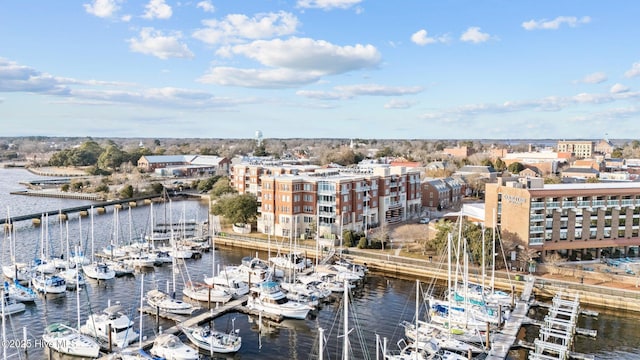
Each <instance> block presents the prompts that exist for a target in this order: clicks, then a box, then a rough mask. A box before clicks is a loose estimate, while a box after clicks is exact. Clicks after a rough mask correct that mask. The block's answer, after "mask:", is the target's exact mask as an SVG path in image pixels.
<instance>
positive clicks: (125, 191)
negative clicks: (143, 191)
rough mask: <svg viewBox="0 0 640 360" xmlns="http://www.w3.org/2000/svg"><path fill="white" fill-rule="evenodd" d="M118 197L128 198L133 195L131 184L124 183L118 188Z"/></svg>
mask: <svg viewBox="0 0 640 360" xmlns="http://www.w3.org/2000/svg"><path fill="white" fill-rule="evenodd" d="M120 197H121V198H123V199H128V198H132V197H133V186H131V185H126V186H125V187H123V188H122V189H121V190H120Z"/></svg>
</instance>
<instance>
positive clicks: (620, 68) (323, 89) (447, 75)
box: [0, 0, 640, 139]
mask: <svg viewBox="0 0 640 360" xmlns="http://www.w3.org/2000/svg"><path fill="white" fill-rule="evenodd" d="M638 14H640V2H636V1H599V0H563V1H546V0H536V1H532V0H522V1H513V0H487V1H473V0H468V1H462V0H451V1H425V0H412V1H402V0H400V1H386V0H376V1H373V0H370V1H366V0H298V1H282V0H272V1H269V0H266V1H252V0H242V1H238V0H204V1H199V0H194V1H172V0H84V1H74V0H64V1H49V0H21V1H2V2H0V123H1V124H2V130H1V132H0V134H2V136H24V135H45V136H94V137H153V138H156V137H186V138H189V137H191V138H207V137H213V138H251V137H253V136H254V133H255V131H256V130H261V131H262V133H263V134H264V136H265V137H266V138H269V137H276V138H297V137H302V138H318V137H331V138H355V137H357V138H395V139H452V138H453V139H461V138H465V139H467V138H471V139H473V138H494V139H515V138H567V139H568V138H602V137H604V136H605V134H608V137H609V138H612V139H616V138H638V134H639V131H638V130H640V121H638V120H640V116H639V114H640V104H639V102H638V100H639V99H640V92H639V91H640V90H638V89H639V88H640V41H638V39H640V26H638V25H637V21H638V20H637V15H638Z"/></svg>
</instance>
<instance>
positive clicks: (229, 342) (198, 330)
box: [178, 325, 242, 354]
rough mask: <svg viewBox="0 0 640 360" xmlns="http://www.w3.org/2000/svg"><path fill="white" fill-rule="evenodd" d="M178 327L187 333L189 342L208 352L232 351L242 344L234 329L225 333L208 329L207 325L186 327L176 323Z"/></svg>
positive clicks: (226, 352)
mask: <svg viewBox="0 0 640 360" xmlns="http://www.w3.org/2000/svg"><path fill="white" fill-rule="evenodd" d="M178 328H179V329H180V331H182V332H183V333H184V334H185V335H187V338H188V339H189V341H191V343H193V344H194V345H195V346H197V347H198V348H200V349H202V350H205V351H207V352H209V353H221V354H229V353H234V352H237V351H238V350H240V347H241V346H242V338H241V337H240V336H238V334H237V330H235V329H232V330H231V331H230V332H229V333H225V332H222V331H216V330H213V329H210V328H209V327H208V326H192V327H186V326H183V325H178Z"/></svg>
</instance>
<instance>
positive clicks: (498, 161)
mask: <svg viewBox="0 0 640 360" xmlns="http://www.w3.org/2000/svg"><path fill="white" fill-rule="evenodd" d="M493 167H494V168H495V169H496V170H497V171H504V170H505V169H506V168H507V164H505V163H504V161H502V159H500V158H497V159H496V162H495V164H493Z"/></svg>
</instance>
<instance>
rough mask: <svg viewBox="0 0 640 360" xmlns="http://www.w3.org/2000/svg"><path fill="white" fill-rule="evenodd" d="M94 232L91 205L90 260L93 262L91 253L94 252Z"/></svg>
mask: <svg viewBox="0 0 640 360" xmlns="http://www.w3.org/2000/svg"><path fill="white" fill-rule="evenodd" d="M95 250H96V249H95V244H94V232H93V206H92V207H91V262H93V254H94V253H95Z"/></svg>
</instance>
